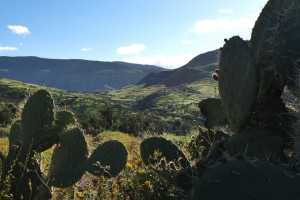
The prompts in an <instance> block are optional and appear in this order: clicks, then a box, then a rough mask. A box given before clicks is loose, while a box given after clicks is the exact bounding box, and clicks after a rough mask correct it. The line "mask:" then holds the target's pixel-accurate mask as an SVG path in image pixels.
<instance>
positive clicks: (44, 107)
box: [21, 90, 54, 152]
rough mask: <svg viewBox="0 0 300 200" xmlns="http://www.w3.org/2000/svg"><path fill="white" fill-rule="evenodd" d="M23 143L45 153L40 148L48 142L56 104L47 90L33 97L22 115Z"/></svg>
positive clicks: (36, 93)
mask: <svg viewBox="0 0 300 200" xmlns="http://www.w3.org/2000/svg"><path fill="white" fill-rule="evenodd" d="M21 118H22V120H21V130H22V141H23V145H24V146H30V145H31V146H32V149H34V150H36V151H40V152H41V151H43V149H39V146H40V145H41V144H43V143H44V142H46V141H47V137H49V136H50V135H51V134H52V133H51V128H52V127H53V122H54V102H53V98H52V97H51V95H50V93H49V92H48V91H47V90H38V91H37V92H35V93H34V94H33V95H31V96H30V97H29V98H28V100H27V102H26V104H25V105H24V108H23V110H22V114H21Z"/></svg>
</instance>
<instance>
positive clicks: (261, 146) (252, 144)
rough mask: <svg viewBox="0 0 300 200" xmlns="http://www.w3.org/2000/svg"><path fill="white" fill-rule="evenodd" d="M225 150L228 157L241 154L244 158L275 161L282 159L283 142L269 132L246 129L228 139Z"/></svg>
mask: <svg viewBox="0 0 300 200" xmlns="http://www.w3.org/2000/svg"><path fill="white" fill-rule="evenodd" d="M227 150H228V152H229V155H230V156H235V155H237V154H239V153H241V154H243V155H244V156H246V157H255V158H260V159H269V158H270V159H275V158H282V157H283V142H282V139H281V138H280V137H278V136H273V135H272V132H270V131H267V130H264V129H246V130H243V131H242V132H241V134H235V135H233V136H232V137H231V138H229V139H228V142H227Z"/></svg>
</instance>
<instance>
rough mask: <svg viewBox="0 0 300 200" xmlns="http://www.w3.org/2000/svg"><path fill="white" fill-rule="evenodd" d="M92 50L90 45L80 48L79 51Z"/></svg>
mask: <svg viewBox="0 0 300 200" xmlns="http://www.w3.org/2000/svg"><path fill="white" fill-rule="evenodd" d="M92 50H93V48H92V47H84V48H81V49H80V51H84V52H86V51H92Z"/></svg>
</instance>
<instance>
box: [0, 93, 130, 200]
mask: <svg viewBox="0 0 300 200" xmlns="http://www.w3.org/2000/svg"><path fill="white" fill-rule="evenodd" d="M71 125H73V127H71ZM9 139H10V147H9V153H8V156H7V157H6V158H5V157H4V158H2V157H1V168H2V173H1V182H0V189H3V188H6V191H8V192H9V193H10V194H12V195H13V198H14V199H22V198H23V199H30V200H31V199H50V198H51V186H55V187H68V186H71V185H73V184H74V183H76V182H77V181H78V180H79V179H80V178H81V176H82V175H83V174H84V173H85V172H86V170H87V168H88V167H89V165H88V164H87V162H88V150H87V143H86V141H85V137H84V134H83V132H82V130H80V129H79V128H76V119H75V117H74V114H73V113H72V112H69V111H57V112H55V108H54V104H53V99H52V97H51V95H50V93H49V92H47V91H46V90H38V91H37V92H35V93H34V94H33V95H31V96H30V97H29V98H28V100H27V102H26V103H25V105H24V108H23V111H22V114H21V119H20V121H17V122H15V123H14V124H13V125H12V128H11V131H10V136H9ZM112 143H113V145H110V144H112ZM54 144H56V146H55V148H54V150H53V154H52V159H51V164H50V170H49V174H48V176H47V177H46V176H45V175H44V174H43V173H42V172H41V169H40V163H39V162H38V159H37V157H38V154H39V153H40V152H42V151H45V150H47V149H49V148H51V147H52V146H53V145H54ZM106 144H108V145H104V146H103V147H101V146H99V147H98V148H97V149H96V151H95V153H94V154H92V155H93V156H92V158H91V159H90V163H92V161H93V160H99V161H103V160H105V161H104V162H105V164H107V165H110V166H114V168H113V171H112V172H111V174H113V175H116V174H117V173H119V172H120V171H121V170H122V169H123V168H124V165H125V164H124V165H123V166H121V167H120V166H118V167H115V166H116V164H115V162H116V161H115V160H109V159H107V157H105V156H107V155H105V154H107V150H111V149H110V147H111V146H113V150H111V151H115V149H114V148H115V147H116V146H115V144H118V145H117V146H119V147H120V146H121V145H122V144H121V143H120V142H117V141H114V142H107V143H106ZM101 149H102V150H103V149H104V152H105V153H103V152H101ZM121 153H123V155H125V154H126V157H123V158H122V159H123V160H121V162H123V163H124V162H125V163H126V161H127V151H126V149H125V150H124V151H123V152H121ZM99 156H101V157H100V158H99ZM119 161H120V160H118V162H119ZM118 164H119V163H118ZM122 167H123V168H122ZM43 179H44V180H43ZM45 183H47V184H45ZM0 195H1V194H0ZM0 197H1V196H0Z"/></svg>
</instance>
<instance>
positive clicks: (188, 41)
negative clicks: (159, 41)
mask: <svg viewBox="0 0 300 200" xmlns="http://www.w3.org/2000/svg"><path fill="white" fill-rule="evenodd" d="M193 43H194V42H193V41H192V40H183V41H181V44H182V45H190V44H193Z"/></svg>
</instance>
